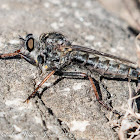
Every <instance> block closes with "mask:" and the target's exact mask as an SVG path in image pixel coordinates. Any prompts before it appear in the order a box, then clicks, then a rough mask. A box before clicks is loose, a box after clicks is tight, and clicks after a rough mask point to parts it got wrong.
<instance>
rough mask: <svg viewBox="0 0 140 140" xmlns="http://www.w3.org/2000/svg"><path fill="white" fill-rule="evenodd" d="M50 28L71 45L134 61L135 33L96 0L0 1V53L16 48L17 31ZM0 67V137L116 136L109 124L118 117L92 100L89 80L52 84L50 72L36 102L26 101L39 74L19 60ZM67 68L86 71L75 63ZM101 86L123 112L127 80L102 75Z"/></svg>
mask: <svg viewBox="0 0 140 140" xmlns="http://www.w3.org/2000/svg"><path fill="white" fill-rule="evenodd" d="M50 31H58V32H61V33H63V34H64V35H66V36H67V37H68V38H69V39H70V40H71V41H72V42H73V44H79V45H82V46H87V47H90V48H93V49H96V50H99V51H103V52H107V53H110V54H113V55H117V56H119V57H123V58H127V59H129V60H132V61H136V52H135V46H134V37H133V35H132V34H131V33H130V32H129V31H128V30H127V25H126V23H125V22H123V21H122V20H120V19H117V18H116V17H113V16H112V15H111V14H109V13H107V12H106V11H105V10H104V9H103V8H102V7H101V6H100V4H99V3H98V1H96V0H86V1H85V0H76V1H75V0H47V1H45V0H30V1H28V0H24V1H22V0H14V1H10V0H5V1H2V0H0V53H8V52H14V51H15V50H17V49H19V48H20V45H19V43H20V42H19V40H18V35H21V36H23V37H25V35H26V33H33V34H34V35H35V36H39V35H40V34H41V33H43V32H50ZM0 67H1V68H0V86H1V88H0V139H2V140H3V139H5V140H9V139H14V140H23V139H31V140H32V139H33V140H37V139H40V140H43V139H48V140H58V139H60V140H67V139H68V140H71V139H76V140H91V139H94V140H113V139H118V135H117V129H115V128H113V121H115V120H117V115H114V116H113V117H112V118H111V117H110V116H111V112H109V111H107V110H106V109H104V108H103V107H102V106H101V105H100V104H99V103H98V102H97V101H96V98H95V96H94V93H93V90H92V87H91V85H90V82H89V81H87V80H82V79H81V80H76V79H63V80H61V81H59V82H58V83H57V84H55V85H51V83H54V82H55V81H56V80H57V79H58V78H59V77H57V76H52V77H51V78H50V79H49V80H48V81H47V82H46V83H45V84H44V86H43V87H45V86H48V85H50V87H49V88H48V89H47V90H45V91H44V92H43V95H42V98H41V100H40V99H38V97H35V98H33V99H31V100H30V102H29V104H26V103H23V101H24V100H25V99H26V98H27V97H28V95H30V94H31V93H32V92H33V90H34V88H35V86H36V84H38V83H39V82H40V81H41V80H42V79H43V76H40V75H39V72H38V70H37V68H36V67H34V66H32V65H31V64H29V63H27V62H25V61H24V60H13V59H12V60H0ZM70 71H84V72H86V70H84V69H82V70H81V69H80V68H79V67H75V66H74V67H71V68H70ZM93 77H94V74H93ZM95 77H97V79H99V77H98V76H96V75H95ZM131 84H132V86H133V87H134V88H135V83H133V82H132V83H131ZM102 85H104V88H103V86H102ZM100 86H101V91H102V96H103V100H104V101H105V102H106V103H107V104H112V106H113V108H115V109H116V110H117V111H121V113H123V111H122V110H121V106H122V105H123V104H126V103H127V99H128V94H129V91H128V82H127V81H116V80H107V79H103V80H102V82H101V83H100ZM109 95H111V97H110V98H109V97H108V96H109Z"/></svg>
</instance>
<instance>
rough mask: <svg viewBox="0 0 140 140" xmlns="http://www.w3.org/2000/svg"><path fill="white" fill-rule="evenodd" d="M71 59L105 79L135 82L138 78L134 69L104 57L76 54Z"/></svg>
mask: <svg viewBox="0 0 140 140" xmlns="http://www.w3.org/2000/svg"><path fill="white" fill-rule="evenodd" d="M73 58H74V59H73V60H74V61H77V62H78V63H81V64H82V65H85V66H86V67H87V68H89V69H90V70H91V71H96V72H98V73H100V74H101V75H103V76H106V77H111V78H123V79H125V78H130V79H133V80H137V79H138V76H139V72H138V71H137V70H136V68H134V67H131V66H129V65H127V64H123V63H121V62H120V61H118V62H117V60H116V61H115V60H114V59H111V58H110V59H109V58H107V57H104V56H100V57H99V55H92V54H88V53H85V52H77V53H75V55H74V56H73Z"/></svg>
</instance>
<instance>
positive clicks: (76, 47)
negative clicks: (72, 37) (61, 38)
mask: <svg viewBox="0 0 140 140" xmlns="http://www.w3.org/2000/svg"><path fill="white" fill-rule="evenodd" d="M71 47H72V50H76V51H82V52H87V53H92V54H96V55H100V56H104V57H108V58H112V59H115V60H119V61H121V62H125V63H130V64H136V63H135V62H132V61H130V60H127V59H123V58H119V57H117V56H114V55H111V54H107V53H103V52H99V51H96V50H93V49H90V48H87V47H83V46H78V45H72V46H71Z"/></svg>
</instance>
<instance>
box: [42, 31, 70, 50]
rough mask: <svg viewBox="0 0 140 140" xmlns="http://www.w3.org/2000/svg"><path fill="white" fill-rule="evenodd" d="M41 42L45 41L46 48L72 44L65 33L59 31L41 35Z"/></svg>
mask: <svg viewBox="0 0 140 140" xmlns="http://www.w3.org/2000/svg"><path fill="white" fill-rule="evenodd" d="M39 39H40V42H43V43H45V46H46V49H48V48H50V47H54V46H70V45H71V43H70V41H68V40H67V39H66V37H65V36H64V35H62V34H61V33H57V32H51V33H43V34H41V35H40V37H39Z"/></svg>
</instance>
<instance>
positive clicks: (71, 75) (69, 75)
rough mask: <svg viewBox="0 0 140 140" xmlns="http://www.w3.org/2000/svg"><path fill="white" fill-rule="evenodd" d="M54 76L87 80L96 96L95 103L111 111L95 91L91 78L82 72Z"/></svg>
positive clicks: (61, 73) (60, 73)
mask: <svg viewBox="0 0 140 140" xmlns="http://www.w3.org/2000/svg"><path fill="white" fill-rule="evenodd" d="M56 74H58V75H60V76H62V77H78V78H87V79H88V80H89V81H90V83H91V85H92V88H93V91H94V94H95V96H96V99H97V101H98V102H99V103H100V104H101V105H102V106H103V107H105V108H106V109H107V110H109V111H112V108H110V107H108V106H107V105H106V104H105V103H104V102H103V101H102V100H101V98H100V97H99V93H98V91H97V88H96V85H95V83H94V81H93V79H92V78H91V76H89V75H88V74H86V73H82V72H57V73H56Z"/></svg>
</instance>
